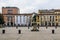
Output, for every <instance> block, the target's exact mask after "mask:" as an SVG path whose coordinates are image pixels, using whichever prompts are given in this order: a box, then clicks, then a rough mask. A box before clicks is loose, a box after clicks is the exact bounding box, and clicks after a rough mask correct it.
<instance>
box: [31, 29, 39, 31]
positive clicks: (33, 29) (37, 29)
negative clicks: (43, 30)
mask: <svg viewBox="0 0 60 40" xmlns="http://www.w3.org/2000/svg"><path fill="white" fill-rule="evenodd" d="M31 31H39V30H38V29H36V30H34V29H32V30H31Z"/></svg>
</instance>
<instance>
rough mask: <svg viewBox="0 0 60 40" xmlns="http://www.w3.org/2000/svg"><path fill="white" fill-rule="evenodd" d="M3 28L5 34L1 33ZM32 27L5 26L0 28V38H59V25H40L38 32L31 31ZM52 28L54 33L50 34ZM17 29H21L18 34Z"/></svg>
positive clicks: (44, 39)
mask: <svg viewBox="0 0 60 40" xmlns="http://www.w3.org/2000/svg"><path fill="white" fill-rule="evenodd" d="M3 29H4V30H5V34H2V30H3ZM31 29H32V27H30V28H29V29H28V27H18V29H16V27H5V28H0V40H60V27H57V29H55V27H48V28H47V29H46V27H40V28H39V32H38V31H37V32H36V31H33V32H31ZM52 29H54V30H55V33H54V34H52ZM18 30H21V34H18Z"/></svg>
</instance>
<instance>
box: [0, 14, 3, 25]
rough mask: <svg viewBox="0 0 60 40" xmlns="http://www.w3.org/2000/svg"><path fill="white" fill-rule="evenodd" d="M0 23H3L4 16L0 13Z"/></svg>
mask: <svg viewBox="0 0 60 40" xmlns="http://www.w3.org/2000/svg"><path fill="white" fill-rule="evenodd" d="M0 24H4V18H3V15H2V14H0Z"/></svg>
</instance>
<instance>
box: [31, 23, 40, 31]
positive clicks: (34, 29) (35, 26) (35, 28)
mask: <svg viewBox="0 0 60 40" xmlns="http://www.w3.org/2000/svg"><path fill="white" fill-rule="evenodd" d="M31 31H39V30H38V28H37V24H36V23H33V29H32V30H31Z"/></svg>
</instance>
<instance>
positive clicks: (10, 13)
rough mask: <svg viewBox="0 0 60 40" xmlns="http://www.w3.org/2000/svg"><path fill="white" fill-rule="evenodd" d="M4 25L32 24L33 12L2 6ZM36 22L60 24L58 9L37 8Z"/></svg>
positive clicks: (38, 23) (44, 24)
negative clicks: (21, 12)
mask: <svg viewBox="0 0 60 40" xmlns="http://www.w3.org/2000/svg"><path fill="white" fill-rule="evenodd" d="M2 14H3V15H4V21H5V24H6V25H9V26H11V25H12V26H14V25H19V26H22V25H24V26H28V25H29V26H32V22H33V21H32V15H33V13H23V14H20V13H19V8H17V7H2ZM36 14H37V15H38V16H36V23H37V25H39V26H60V9H50V10H45V9H44V10H38V13H36Z"/></svg>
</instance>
